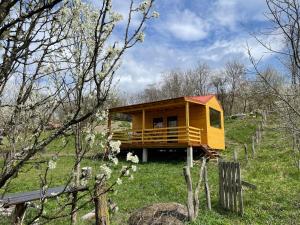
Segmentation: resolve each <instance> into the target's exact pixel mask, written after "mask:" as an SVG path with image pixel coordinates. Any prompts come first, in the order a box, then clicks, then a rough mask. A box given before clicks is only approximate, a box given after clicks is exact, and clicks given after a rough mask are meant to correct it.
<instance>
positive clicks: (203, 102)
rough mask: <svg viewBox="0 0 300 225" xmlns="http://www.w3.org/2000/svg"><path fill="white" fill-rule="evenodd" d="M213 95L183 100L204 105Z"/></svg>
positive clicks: (189, 97) (188, 97)
mask: <svg viewBox="0 0 300 225" xmlns="http://www.w3.org/2000/svg"><path fill="white" fill-rule="evenodd" d="M212 97H214V95H203V96H186V97H185V98H187V99H190V100H191V101H197V102H199V103H202V104H206V103H207V102H208V101H209V100H210V99H211V98H212Z"/></svg>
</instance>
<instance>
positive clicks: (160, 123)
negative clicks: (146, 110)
mask: <svg viewBox="0 0 300 225" xmlns="http://www.w3.org/2000/svg"><path fill="white" fill-rule="evenodd" d="M162 127H163V118H162V117H159V118H153V128H162Z"/></svg>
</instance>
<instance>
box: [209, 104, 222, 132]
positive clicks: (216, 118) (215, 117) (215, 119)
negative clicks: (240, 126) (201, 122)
mask: <svg viewBox="0 0 300 225" xmlns="http://www.w3.org/2000/svg"><path fill="white" fill-rule="evenodd" d="M209 118H210V126H212V127H216V128H221V113H220V112H219V111H217V110H215V109H212V108H209Z"/></svg>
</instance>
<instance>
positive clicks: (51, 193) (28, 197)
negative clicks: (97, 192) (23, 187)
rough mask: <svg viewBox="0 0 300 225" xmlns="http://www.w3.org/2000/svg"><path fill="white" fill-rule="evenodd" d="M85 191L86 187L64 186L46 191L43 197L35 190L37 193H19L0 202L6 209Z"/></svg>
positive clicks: (7, 196)
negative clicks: (44, 198)
mask: <svg viewBox="0 0 300 225" xmlns="http://www.w3.org/2000/svg"><path fill="white" fill-rule="evenodd" d="M85 190H87V188H86V187H79V188H71V187H67V188H66V187H65V186H61V187H55V188H49V189H47V190H46V193H45V195H44V196H43V194H42V193H41V190H37V191H30V192H20V193H15V194H10V195H6V196H4V197H3V198H2V199H0V200H1V201H3V203H4V207H8V206H11V205H17V204H20V203H25V202H30V201H35V200H39V199H41V198H42V197H46V198H52V197H56V196H58V195H61V194H64V193H73V192H77V191H85Z"/></svg>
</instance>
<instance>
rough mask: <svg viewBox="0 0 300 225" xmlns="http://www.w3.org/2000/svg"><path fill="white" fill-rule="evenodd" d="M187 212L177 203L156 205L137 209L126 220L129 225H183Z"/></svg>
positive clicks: (184, 207)
mask: <svg viewBox="0 0 300 225" xmlns="http://www.w3.org/2000/svg"><path fill="white" fill-rule="evenodd" d="M187 218H188V212H187V208H186V206H184V205H181V204H179V203H175V202H171V203H156V204H153V205H149V206H146V207H143V208H141V209H138V210H137V211H135V212H134V213H132V214H131V216H130V217H129V219H128V224H129V225H184V221H187Z"/></svg>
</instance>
